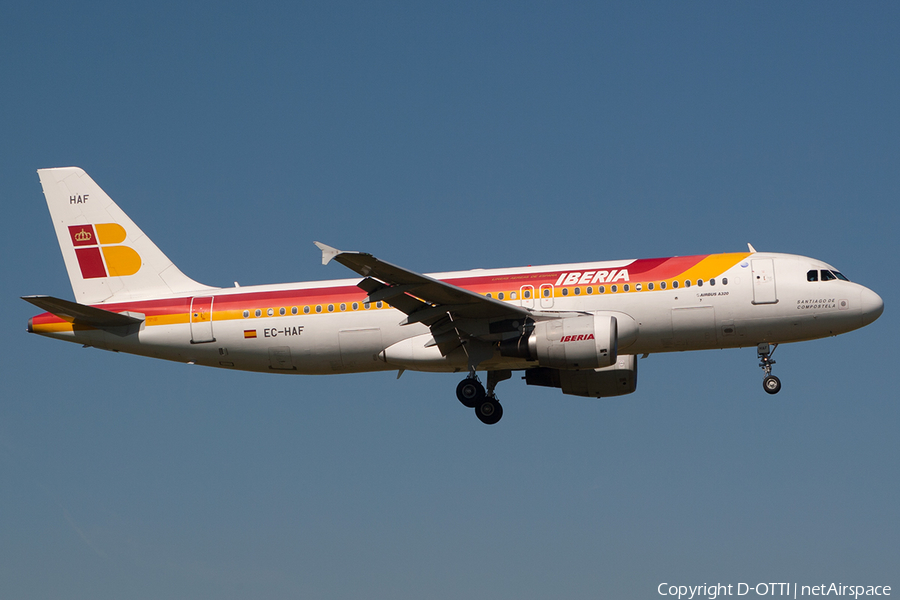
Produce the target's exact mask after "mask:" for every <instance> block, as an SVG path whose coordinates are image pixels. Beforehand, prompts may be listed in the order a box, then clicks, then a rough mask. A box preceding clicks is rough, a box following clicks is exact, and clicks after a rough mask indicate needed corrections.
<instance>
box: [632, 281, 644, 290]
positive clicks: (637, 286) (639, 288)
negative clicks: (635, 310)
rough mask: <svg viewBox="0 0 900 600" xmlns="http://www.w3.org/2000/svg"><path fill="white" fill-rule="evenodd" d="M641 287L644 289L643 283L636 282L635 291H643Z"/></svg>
mask: <svg viewBox="0 0 900 600" xmlns="http://www.w3.org/2000/svg"><path fill="white" fill-rule="evenodd" d="M641 289H643V288H642V287H641V284H639V283H636V284H634V291H636V292H639V291H641Z"/></svg>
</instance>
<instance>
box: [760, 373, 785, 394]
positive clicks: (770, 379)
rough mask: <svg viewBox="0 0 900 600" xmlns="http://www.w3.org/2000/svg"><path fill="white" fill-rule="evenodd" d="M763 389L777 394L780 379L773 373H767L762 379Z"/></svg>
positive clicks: (779, 387)
mask: <svg viewBox="0 0 900 600" xmlns="http://www.w3.org/2000/svg"><path fill="white" fill-rule="evenodd" d="M763 389H764V390H766V392H768V393H770V394H777V393H778V390H780V389H781V380H780V379H778V378H777V377H775V376H774V375H768V376H766V378H765V379H763Z"/></svg>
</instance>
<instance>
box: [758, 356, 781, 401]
mask: <svg viewBox="0 0 900 600" xmlns="http://www.w3.org/2000/svg"><path fill="white" fill-rule="evenodd" d="M777 347H778V344H773V345H772V346H769V344H759V345H758V346H757V347H756V355H757V356H758V357H759V367H760V368H761V369H762V370H763V372H765V374H766V376H765V377H763V389H764V390H766V392H767V393H769V394H777V393H778V391H779V390H780V389H781V380H780V379H778V378H777V377H775V376H774V375H772V365H774V364H775V361H774V360H772V355H773V354H775V348H777Z"/></svg>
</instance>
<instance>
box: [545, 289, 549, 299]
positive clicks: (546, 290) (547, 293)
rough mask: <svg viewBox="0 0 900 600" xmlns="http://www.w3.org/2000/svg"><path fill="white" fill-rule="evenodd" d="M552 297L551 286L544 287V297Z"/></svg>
mask: <svg viewBox="0 0 900 600" xmlns="http://www.w3.org/2000/svg"><path fill="white" fill-rule="evenodd" d="M549 297H550V288H544V298H549Z"/></svg>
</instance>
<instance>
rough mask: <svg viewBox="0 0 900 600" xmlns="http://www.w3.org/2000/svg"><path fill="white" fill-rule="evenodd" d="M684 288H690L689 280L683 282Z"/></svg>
mask: <svg viewBox="0 0 900 600" xmlns="http://www.w3.org/2000/svg"><path fill="white" fill-rule="evenodd" d="M684 287H691V280H690V279H688V280H687V281H685V282H684Z"/></svg>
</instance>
